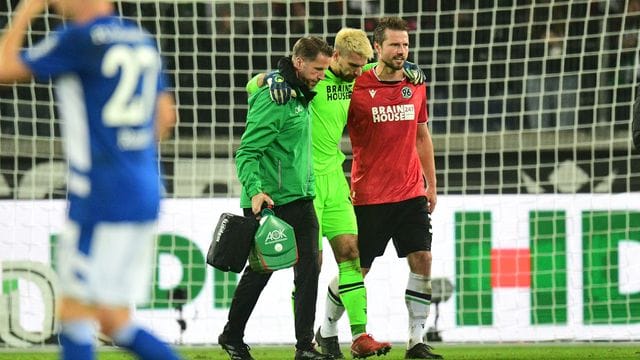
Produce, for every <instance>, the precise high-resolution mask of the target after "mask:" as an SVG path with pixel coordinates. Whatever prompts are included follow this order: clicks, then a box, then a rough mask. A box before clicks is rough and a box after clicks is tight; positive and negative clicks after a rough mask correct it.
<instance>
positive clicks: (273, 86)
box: [264, 71, 291, 105]
mask: <svg viewBox="0 0 640 360" xmlns="http://www.w3.org/2000/svg"><path fill="white" fill-rule="evenodd" d="M264 81H265V82H266V83H267V85H269V94H270V95H271V100H273V102H275V103H276V104H278V105H284V104H286V103H287V102H288V101H289V99H291V86H290V85H289V84H288V83H287V82H286V81H284V77H282V75H280V73H279V72H277V71H272V72H270V73H267V75H265V77H264Z"/></svg>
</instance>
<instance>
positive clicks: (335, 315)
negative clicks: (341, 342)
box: [320, 276, 344, 337]
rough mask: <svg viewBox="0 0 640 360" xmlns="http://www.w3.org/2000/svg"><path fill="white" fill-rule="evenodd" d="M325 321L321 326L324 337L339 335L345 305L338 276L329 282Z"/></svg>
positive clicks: (321, 333)
mask: <svg viewBox="0 0 640 360" xmlns="http://www.w3.org/2000/svg"><path fill="white" fill-rule="evenodd" d="M324 308H325V310H324V314H325V315H324V321H323V323H322V326H321V327H320V335H322V337H332V336H338V320H340V318H341V317H342V314H344V306H343V305H342V301H340V295H339V293H338V276H336V277H334V278H333V279H332V280H331V282H330V283H329V288H328V291H327V298H326V300H325V305H324Z"/></svg>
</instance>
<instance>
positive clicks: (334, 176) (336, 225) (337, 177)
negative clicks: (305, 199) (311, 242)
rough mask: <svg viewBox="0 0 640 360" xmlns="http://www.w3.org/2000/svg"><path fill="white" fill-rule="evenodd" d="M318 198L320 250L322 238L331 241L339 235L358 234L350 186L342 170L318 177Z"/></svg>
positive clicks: (315, 200) (316, 200) (317, 213)
mask: <svg viewBox="0 0 640 360" xmlns="http://www.w3.org/2000/svg"><path fill="white" fill-rule="evenodd" d="M315 178H316V198H315V199H314V200H313V206H314V207H315V209H316V216H317V217H318V223H319V225H320V236H319V243H318V249H319V250H322V237H323V236H326V237H327V239H329V241H331V239H333V238H334V237H336V236H337V235H344V234H358V222H357V221H356V215H355V213H354V211H353V205H351V199H350V198H349V184H348V183H347V179H346V178H345V176H344V172H343V171H342V169H339V170H337V171H334V172H332V173H329V174H325V175H316V176H315Z"/></svg>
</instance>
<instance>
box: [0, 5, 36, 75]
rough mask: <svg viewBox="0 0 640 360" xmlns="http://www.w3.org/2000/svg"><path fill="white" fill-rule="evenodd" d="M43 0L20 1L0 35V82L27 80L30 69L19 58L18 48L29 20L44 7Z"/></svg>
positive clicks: (19, 48) (20, 45)
mask: <svg viewBox="0 0 640 360" xmlns="http://www.w3.org/2000/svg"><path fill="white" fill-rule="evenodd" d="M46 6H47V3H46V1H45V0H25V1H22V2H20V4H19V5H18V8H17V9H16V12H15V13H14V16H13V19H12V21H10V22H9V24H11V25H7V26H6V28H5V29H4V31H3V32H2V36H1V37H0V84H10V83H13V82H14V81H28V80H30V79H31V77H32V72H31V70H30V69H29V68H28V67H27V65H26V64H25V63H24V62H23V61H22V59H21V58H20V50H21V48H22V46H23V44H24V38H25V35H26V33H27V29H28V28H29V24H30V23H31V20H32V19H33V18H35V17H37V16H38V15H40V14H41V13H42V12H43V11H44V9H45V8H46Z"/></svg>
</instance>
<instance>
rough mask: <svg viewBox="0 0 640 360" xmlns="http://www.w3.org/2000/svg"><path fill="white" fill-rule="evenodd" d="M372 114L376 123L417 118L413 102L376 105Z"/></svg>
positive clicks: (372, 109)
mask: <svg viewBox="0 0 640 360" xmlns="http://www.w3.org/2000/svg"><path fill="white" fill-rule="evenodd" d="M371 115H372V119H373V122H374V123H379V122H387V121H412V120H415V118H416V110H415V108H414V106H413V104H402V105H393V106H374V107H372V108H371Z"/></svg>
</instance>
